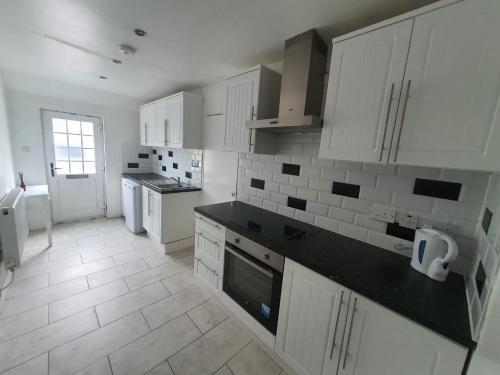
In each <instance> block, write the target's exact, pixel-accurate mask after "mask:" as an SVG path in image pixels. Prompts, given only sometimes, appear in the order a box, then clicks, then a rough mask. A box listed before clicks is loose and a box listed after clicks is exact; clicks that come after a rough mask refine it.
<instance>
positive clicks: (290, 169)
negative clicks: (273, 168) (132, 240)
mask: <svg viewBox="0 0 500 375" xmlns="http://www.w3.org/2000/svg"><path fill="white" fill-rule="evenodd" d="M281 173H283V174H291V175H293V176H298V175H300V165H297V164H287V163H283V166H282V167H281Z"/></svg>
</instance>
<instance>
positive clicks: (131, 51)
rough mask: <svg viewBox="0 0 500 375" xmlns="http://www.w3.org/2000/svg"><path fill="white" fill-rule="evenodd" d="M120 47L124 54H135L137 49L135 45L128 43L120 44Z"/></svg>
mask: <svg viewBox="0 0 500 375" xmlns="http://www.w3.org/2000/svg"><path fill="white" fill-rule="evenodd" d="M118 48H119V49H120V52H121V53H123V54H124V55H133V54H134V53H135V51H137V50H136V49H135V48H134V47H132V46H129V45H128V44H120V45H119V46H118Z"/></svg>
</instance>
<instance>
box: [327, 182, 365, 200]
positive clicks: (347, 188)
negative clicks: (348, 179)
mask: <svg viewBox="0 0 500 375" xmlns="http://www.w3.org/2000/svg"><path fill="white" fill-rule="evenodd" d="M332 194H337V195H343V196H345V197H351V198H359V185H354V184H347V183H345V182H335V181H333V184H332Z"/></svg>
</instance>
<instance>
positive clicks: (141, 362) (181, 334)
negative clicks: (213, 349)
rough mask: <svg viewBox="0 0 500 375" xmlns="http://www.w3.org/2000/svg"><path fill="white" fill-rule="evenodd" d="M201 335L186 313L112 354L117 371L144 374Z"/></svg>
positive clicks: (115, 372)
mask: <svg viewBox="0 0 500 375" xmlns="http://www.w3.org/2000/svg"><path fill="white" fill-rule="evenodd" d="M199 336H200V332H199V331H198V329H197V328H196V326H195V325H194V324H193V322H192V321H191V320H190V319H189V318H188V317H187V316H186V315H182V316H180V317H179V318H177V319H175V320H173V321H171V322H170V323H168V324H165V325H164V326H163V327H161V328H159V329H157V330H154V331H153V332H151V333H148V334H147V335H145V336H143V337H141V338H140V339H138V340H137V341H134V342H132V343H131V344H129V345H127V346H125V347H124V348H122V349H120V350H118V351H117V352H115V353H113V354H111V355H110V356H109V358H110V361H111V367H112V369H113V374H115V375H136V374H137V375H142V374H144V373H145V372H147V371H149V370H151V369H152V368H154V367H155V366H157V365H158V364H160V363H161V362H162V361H164V360H166V359H167V358H168V357H170V356H171V355H173V354H174V353H176V352H177V351H178V350H180V349H181V348H183V347H184V346H186V345H187V344H189V343H190V342H192V341H193V340H195V339H196V338H198V337H199ZM173 338H175V339H173Z"/></svg>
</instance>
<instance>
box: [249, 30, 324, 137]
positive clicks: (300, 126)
mask: <svg viewBox="0 0 500 375" xmlns="http://www.w3.org/2000/svg"><path fill="white" fill-rule="evenodd" d="M327 54H328V46H327V44H326V43H325V42H324V41H323V40H322V39H321V38H320V37H319V35H318V34H317V33H316V31H314V30H309V31H306V32H305V33H302V34H299V35H297V36H294V37H293V38H290V39H288V40H287V41H286V43H285V57H284V61H283V74H282V77H281V93H280V107H279V117H278V118H274V119H265V120H251V121H247V122H246V126H247V128H250V129H258V130H262V131H266V132H271V133H284V132H285V133H292V132H307V133H312V132H320V131H321V126H322V120H321V118H320V116H321V104H322V99H323V85H324V77H325V70H326V59H327Z"/></svg>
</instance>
